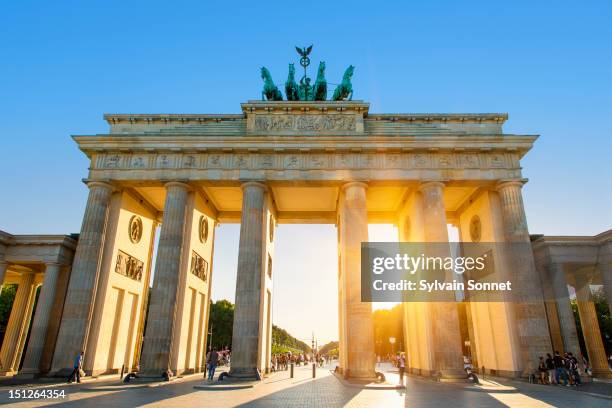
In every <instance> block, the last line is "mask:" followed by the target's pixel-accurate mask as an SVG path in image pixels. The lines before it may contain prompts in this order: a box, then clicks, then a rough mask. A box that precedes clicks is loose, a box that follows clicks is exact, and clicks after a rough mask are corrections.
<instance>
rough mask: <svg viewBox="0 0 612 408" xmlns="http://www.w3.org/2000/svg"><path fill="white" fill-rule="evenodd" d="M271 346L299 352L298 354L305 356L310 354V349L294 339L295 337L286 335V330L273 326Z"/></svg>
mask: <svg viewBox="0 0 612 408" xmlns="http://www.w3.org/2000/svg"><path fill="white" fill-rule="evenodd" d="M272 344H276V345H278V346H284V347H288V348H290V349H295V350H299V351H300V352H302V353H305V354H309V353H311V352H312V349H311V348H310V346H309V345H308V344H306V343H304V342H303V341H301V340H298V339H296V338H295V337H293V336H292V335H290V334H289V333H287V331H286V330H284V329H281V328H280V327H278V326H274V325H272Z"/></svg>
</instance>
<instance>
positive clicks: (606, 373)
mask: <svg viewBox="0 0 612 408" xmlns="http://www.w3.org/2000/svg"><path fill="white" fill-rule="evenodd" d="M575 280H576V286H575V289H576V300H577V303H578V314H579V315H580V327H582V335H583V337H584V343H585V345H586V348H587V354H588V355H589V363H590V364H591V368H592V369H593V375H594V376H596V377H597V376H602V377H610V370H609V368H608V359H607V357H606V351H605V349H604V346H603V341H602V339H601V330H600V329H599V322H598V321H597V312H596V311H595V304H594V303H593V299H592V297H591V287H590V286H589V284H590V280H589V278H588V276H587V275H585V274H576V275H575ZM571 351H572V352H573V353H574V354H575V355H577V353H578V352H579V349H577V350H576V351H575V352H574V351H573V350H571Z"/></svg>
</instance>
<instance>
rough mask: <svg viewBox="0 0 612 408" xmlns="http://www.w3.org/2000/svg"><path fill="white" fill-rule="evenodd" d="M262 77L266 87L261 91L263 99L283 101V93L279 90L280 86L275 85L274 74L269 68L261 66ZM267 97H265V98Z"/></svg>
mask: <svg viewBox="0 0 612 408" xmlns="http://www.w3.org/2000/svg"><path fill="white" fill-rule="evenodd" d="M261 79H263V81H264V87H263V90H262V91H261V100H262V101H263V100H265V99H267V100H269V101H282V100H283V95H282V94H281V91H279V90H278V87H277V86H276V85H274V81H273V80H272V75H271V74H270V71H268V68H266V67H261ZM264 98H265V99H264Z"/></svg>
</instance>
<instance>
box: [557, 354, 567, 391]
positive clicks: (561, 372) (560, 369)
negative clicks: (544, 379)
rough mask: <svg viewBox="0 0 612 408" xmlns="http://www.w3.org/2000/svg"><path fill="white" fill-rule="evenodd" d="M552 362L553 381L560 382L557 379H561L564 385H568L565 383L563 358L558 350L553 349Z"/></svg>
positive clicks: (565, 375)
mask: <svg viewBox="0 0 612 408" xmlns="http://www.w3.org/2000/svg"><path fill="white" fill-rule="evenodd" d="M553 363H554V364H555V381H556V382H557V384H561V383H560V382H559V380H561V379H563V383H564V385H565V386H566V387H569V384H568V383H567V374H566V372H565V360H563V357H561V355H560V354H559V352H558V351H555V356H554V357H553Z"/></svg>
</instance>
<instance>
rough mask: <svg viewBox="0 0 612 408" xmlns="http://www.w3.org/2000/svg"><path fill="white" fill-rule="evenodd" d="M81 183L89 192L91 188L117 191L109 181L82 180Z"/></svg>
mask: <svg viewBox="0 0 612 408" xmlns="http://www.w3.org/2000/svg"><path fill="white" fill-rule="evenodd" d="M83 183H85V184H86V185H87V187H89V189H90V190H91V189H92V188H93V187H102V188H105V189H108V190H111V191H115V190H117V187H115V186H114V185H112V184H111V182H110V180H89V179H83Z"/></svg>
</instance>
